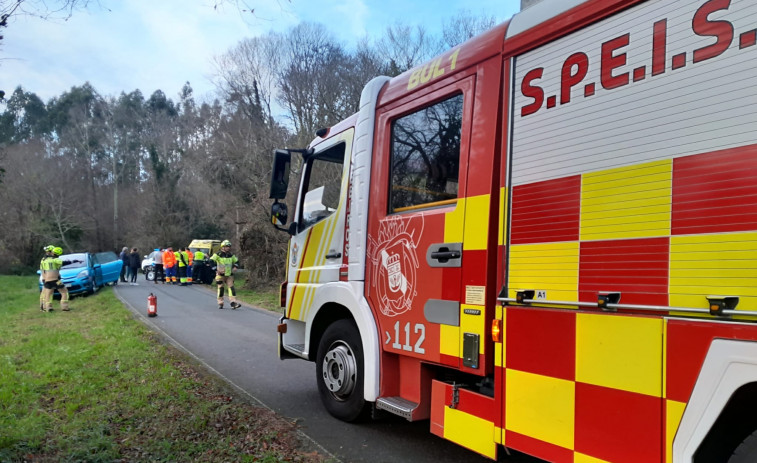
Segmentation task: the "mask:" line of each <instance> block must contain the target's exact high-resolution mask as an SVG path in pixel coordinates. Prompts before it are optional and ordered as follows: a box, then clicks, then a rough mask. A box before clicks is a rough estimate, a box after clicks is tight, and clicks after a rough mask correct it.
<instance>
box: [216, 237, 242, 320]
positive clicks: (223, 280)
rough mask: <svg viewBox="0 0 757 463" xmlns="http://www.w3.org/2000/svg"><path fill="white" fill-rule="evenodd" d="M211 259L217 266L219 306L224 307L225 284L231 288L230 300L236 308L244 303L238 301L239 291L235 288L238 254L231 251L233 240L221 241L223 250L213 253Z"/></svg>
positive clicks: (233, 307)
mask: <svg viewBox="0 0 757 463" xmlns="http://www.w3.org/2000/svg"><path fill="white" fill-rule="evenodd" d="M210 260H212V261H214V262H215V263H216V265H217V267H216V284H217V285H218V308H219V309H223V289H224V285H225V286H226V287H227V288H229V301H230V302H231V308H232V309H236V308H237V307H241V306H242V304H240V303H239V302H237V292H236V290H235V289H234V269H235V268H237V262H238V261H239V259H237V256H235V255H234V254H232V253H231V242H230V241H229V240H224V241H223V242H222V243H221V252H218V253H216V254H213V255H212V256H211V257H210Z"/></svg>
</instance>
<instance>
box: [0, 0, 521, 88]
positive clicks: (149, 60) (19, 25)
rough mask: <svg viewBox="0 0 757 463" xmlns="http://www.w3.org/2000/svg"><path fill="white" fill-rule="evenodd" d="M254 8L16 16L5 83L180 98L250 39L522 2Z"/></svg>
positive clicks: (388, 0)
mask: <svg viewBox="0 0 757 463" xmlns="http://www.w3.org/2000/svg"><path fill="white" fill-rule="evenodd" d="M247 2H248V4H250V5H253V6H254V7H255V11H254V15H252V14H250V13H240V11H239V10H238V9H236V8H234V7H231V6H229V5H227V6H226V7H225V8H223V9H222V10H214V9H213V8H212V4H213V3H214V2H213V1H212V0H100V4H101V5H102V6H101V7H98V6H96V5H95V6H91V7H90V8H89V9H88V10H86V11H77V12H75V13H74V15H73V16H72V17H71V18H70V19H68V20H67V21H63V20H47V21H46V20H42V19H39V18H34V17H29V16H16V17H14V18H13V19H12V20H11V22H10V23H9V25H8V27H7V28H6V29H5V30H2V31H1V33H2V35H3V36H4V39H3V40H2V41H0V89H2V90H5V91H6V93H7V94H8V95H10V93H12V92H13V90H14V89H15V88H16V87H17V86H18V85H21V86H22V87H23V88H24V89H25V90H27V91H31V92H34V93H36V94H37V95H38V96H40V98H42V99H43V100H45V101H48V100H49V99H50V98H52V97H54V96H58V95H60V94H61V93H63V92H65V91H67V90H69V89H70V88H71V87H72V86H77V85H82V84H84V83H85V82H87V81H88V82H90V83H91V84H92V85H93V86H94V88H95V89H96V90H97V91H98V92H100V93H101V94H103V95H111V96H117V95H118V94H119V93H121V92H122V91H125V92H130V91H132V90H134V89H137V88H138V89H140V90H141V91H142V93H143V94H144V95H145V97H146V98H147V97H149V96H150V95H151V94H152V93H153V92H154V91H155V90H157V89H160V90H163V92H165V93H166V95H167V96H168V97H169V98H172V99H176V98H177V95H178V94H179V91H180V90H181V88H182V86H183V85H184V83H185V82H187V81H189V82H190V84H191V85H192V88H193V89H194V91H195V97H196V98H198V99H205V98H207V97H209V96H210V95H211V93H212V91H213V85H212V82H211V79H212V76H213V72H214V69H213V65H212V59H213V57H214V56H217V55H220V54H223V53H224V52H225V51H227V50H228V49H229V48H231V47H232V46H234V45H235V44H236V43H238V42H239V41H240V40H242V39H244V38H246V37H254V36H260V35H265V34H266V33H268V32H269V31H272V30H275V31H280V32H284V31H286V30H287V29H289V28H290V27H292V26H294V25H296V24H298V23H300V22H303V21H311V22H319V23H321V24H324V25H325V26H326V28H327V29H328V30H329V31H331V33H332V34H334V36H335V37H336V38H337V39H338V40H340V41H341V42H342V43H343V44H344V45H345V46H347V47H352V46H354V45H355V43H356V42H357V41H358V40H359V39H360V38H362V37H364V36H366V35H368V36H370V37H372V38H375V37H379V36H381V35H382V33H383V31H384V30H385V29H386V27H387V26H390V25H392V24H395V23H397V22H402V23H404V24H408V25H415V24H422V25H424V26H425V27H426V28H427V29H429V30H430V31H432V32H434V33H438V32H439V30H440V28H441V25H442V22H443V20H449V19H450V18H451V17H452V16H453V15H454V14H455V13H456V12H459V11H461V10H463V9H465V10H468V11H470V12H471V13H472V14H474V15H479V14H487V15H493V16H495V17H496V18H497V19H498V20H505V19H507V18H509V17H511V16H512V15H513V14H514V13H516V12H517V11H518V9H519V6H520V0H478V1H476V2H470V1H468V0H446V1H439V0H247Z"/></svg>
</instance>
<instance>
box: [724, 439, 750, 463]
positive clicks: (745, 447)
mask: <svg viewBox="0 0 757 463" xmlns="http://www.w3.org/2000/svg"><path fill="white" fill-rule="evenodd" d="M754 461H757V431H754V432H753V433H752V434H750V435H749V436H748V437H747V438H746V439H744V442H742V443H741V445H739V446H738V447H737V448H736V450H735V451H734V452H733V455H732V456H731V458H729V459H728V463H751V462H754Z"/></svg>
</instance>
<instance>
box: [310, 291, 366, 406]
mask: <svg viewBox="0 0 757 463" xmlns="http://www.w3.org/2000/svg"><path fill="white" fill-rule="evenodd" d="M364 290H365V283H364V282H362V281H354V282H346V281H345V282H341V281H340V282H334V283H327V284H324V285H322V286H320V287H319V288H318V290H316V294H315V299H314V301H313V305H312V306H313V307H316V309H315V310H312V311H311V312H310V313H309V314H308V316H307V320H306V322H307V323H306V326H307V327H308V330H307V332H306V333H305V346H309V345H310V340H311V334H312V333H311V329H310V327H312V326H313V322H314V320H315V318H316V316H317V315H318V313H319V312H320V311H321V310H322V309H323V308H324V307H326V306H327V305H328V304H338V305H341V306H342V307H344V308H346V309H347V310H349V312H350V314H351V315H352V318H353V319H354V320H355V324H356V325H357V327H358V330H359V331H360V339H361V340H362V344H363V357H364V358H363V364H364V366H365V378H364V381H363V385H364V388H363V390H364V396H365V400H366V401H368V402H375V401H376V399H377V398H378V395H379V362H380V358H381V355H380V354H381V352H380V351H381V349H380V345H379V336H378V328H377V327H376V320H375V319H374V318H373V312H372V311H371V308H370V306H369V305H368V301H367V300H366V299H365V297H364V296H363V294H365V292H364ZM310 354H311V355H315V352H312V353H310ZM311 358H314V357H311Z"/></svg>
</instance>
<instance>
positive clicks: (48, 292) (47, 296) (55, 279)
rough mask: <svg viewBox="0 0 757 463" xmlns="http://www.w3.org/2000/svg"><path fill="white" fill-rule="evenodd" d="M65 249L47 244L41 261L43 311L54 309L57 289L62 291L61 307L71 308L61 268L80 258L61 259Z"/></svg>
mask: <svg viewBox="0 0 757 463" xmlns="http://www.w3.org/2000/svg"><path fill="white" fill-rule="evenodd" d="M61 254H63V249H61V248H59V247H55V246H45V257H43V258H42V261H40V263H39V270H40V271H41V272H42V294H41V297H40V310H41V311H43V312H52V311H53V294H54V293H55V290H56V289H57V290H58V292H59V293H60V308H61V310H63V311H64V312H68V311H69V310H71V309H70V308H69V307H68V288H66V285H64V284H63V282H62V281H61V280H60V269H61V267H63V266H64V265H68V264H71V263H73V262H81V261H80V260H61V259H60V255H61Z"/></svg>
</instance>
